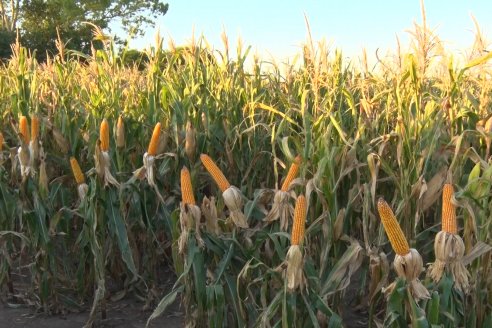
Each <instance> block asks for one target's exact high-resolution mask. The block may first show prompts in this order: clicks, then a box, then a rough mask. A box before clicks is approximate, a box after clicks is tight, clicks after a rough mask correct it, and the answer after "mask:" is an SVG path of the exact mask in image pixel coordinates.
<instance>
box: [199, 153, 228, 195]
mask: <svg viewBox="0 0 492 328" xmlns="http://www.w3.org/2000/svg"><path fill="white" fill-rule="evenodd" d="M200 160H201V161H202V163H203V166H205V168H206V169H207V171H208V173H210V175H211V176H212V178H213V179H214V181H215V183H217V185H218V186H219V189H220V190H221V191H222V192H225V191H226V190H227V189H228V188H229V187H230V186H231V185H230V183H229V181H227V179H226V177H225V176H224V173H222V171H221V170H220V169H219V167H218V166H217V164H215V162H214V161H213V160H212V159H211V158H210V156H208V155H206V154H201V155H200Z"/></svg>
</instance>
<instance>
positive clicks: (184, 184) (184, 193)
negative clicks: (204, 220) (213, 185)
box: [181, 166, 196, 205]
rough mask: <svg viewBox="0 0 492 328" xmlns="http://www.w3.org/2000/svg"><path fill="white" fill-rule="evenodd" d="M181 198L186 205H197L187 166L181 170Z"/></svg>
mask: <svg viewBox="0 0 492 328" xmlns="http://www.w3.org/2000/svg"><path fill="white" fill-rule="evenodd" d="M181 198H182V200H183V203H184V204H189V205H196V202H195V196H194V195H193V185H192V184H191V177H190V171H188V168H187V167H186V166H185V167H183V168H182V169H181Z"/></svg>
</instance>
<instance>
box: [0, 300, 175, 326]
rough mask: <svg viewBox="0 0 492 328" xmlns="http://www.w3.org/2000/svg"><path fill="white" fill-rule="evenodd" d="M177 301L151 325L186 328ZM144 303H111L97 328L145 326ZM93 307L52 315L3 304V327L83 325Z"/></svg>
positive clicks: (0, 308) (0, 309)
mask: <svg viewBox="0 0 492 328" xmlns="http://www.w3.org/2000/svg"><path fill="white" fill-rule="evenodd" d="M177 303H178V302H177V301H176V304H173V306H171V307H170V308H169V309H168V310H167V311H166V312H165V313H163V314H162V316H160V317H159V318H157V319H155V320H153V321H152V322H151V324H150V325H149V327H164V328H171V327H183V313H182V312H181V310H180V309H179V304H177ZM141 308H142V304H141V303H137V302H135V301H132V300H122V301H119V302H117V303H114V304H108V313H107V319H105V320H101V319H100V317H99V318H98V320H97V322H96V324H95V325H94V327H95V328H99V327H101V328H113V327H122V328H143V327H145V324H146V322H147V319H148V317H149V316H150V314H151V312H150V311H146V312H142V311H141ZM88 317H89V310H87V311H85V312H81V313H69V314H66V315H54V316H48V315H45V314H35V313H33V311H32V309H29V308H16V309H13V308H9V307H7V306H6V305H5V304H0V328H17V327H26V328H72V327H83V326H84V324H85V322H86V321H87V318H88Z"/></svg>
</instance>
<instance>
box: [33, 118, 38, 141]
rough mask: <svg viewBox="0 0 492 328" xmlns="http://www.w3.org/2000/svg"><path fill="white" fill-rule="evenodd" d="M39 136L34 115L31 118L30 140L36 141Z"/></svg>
mask: <svg viewBox="0 0 492 328" xmlns="http://www.w3.org/2000/svg"><path fill="white" fill-rule="evenodd" d="M38 135H39V118H38V117H37V116H36V115H33V116H32V117H31V139H32V140H36V139H37V138H38Z"/></svg>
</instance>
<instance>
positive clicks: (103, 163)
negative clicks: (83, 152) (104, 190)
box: [94, 140, 120, 187]
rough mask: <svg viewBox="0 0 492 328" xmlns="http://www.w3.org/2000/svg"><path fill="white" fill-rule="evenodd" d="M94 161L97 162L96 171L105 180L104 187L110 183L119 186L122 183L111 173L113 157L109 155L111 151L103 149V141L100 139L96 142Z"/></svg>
mask: <svg viewBox="0 0 492 328" xmlns="http://www.w3.org/2000/svg"><path fill="white" fill-rule="evenodd" d="M94 161H95V162H96V172H97V174H98V175H99V177H100V178H101V179H102V180H103V181H104V187H107V186H109V185H113V186H115V187H119V186H120V183H119V182H118V181H117V180H116V179H115V178H114V177H113V175H112V174H111V170H110V169H111V158H110V157H109V152H107V151H102V150H101V143H100V142H99V140H98V142H97V144H96V152H95V154H94Z"/></svg>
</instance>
